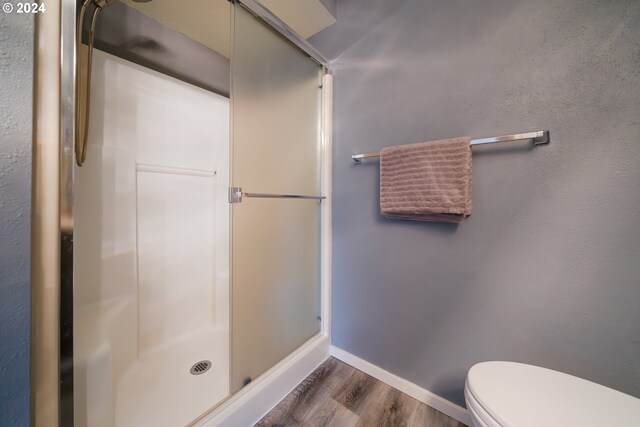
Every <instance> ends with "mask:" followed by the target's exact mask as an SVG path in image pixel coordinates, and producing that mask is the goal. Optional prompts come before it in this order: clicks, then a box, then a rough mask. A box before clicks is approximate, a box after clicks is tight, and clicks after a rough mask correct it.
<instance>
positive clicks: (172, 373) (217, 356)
mask: <svg viewBox="0 0 640 427" xmlns="http://www.w3.org/2000/svg"><path fill="white" fill-rule="evenodd" d="M228 354H229V333H228V328H222V327H218V328H214V327H213V326H212V327H209V328H204V329H203V330H201V331H198V332H197V333H194V334H193V335H191V336H190V337H188V338H187V339H186V340H183V341H180V342H179V343H177V344H175V345H173V346H171V347H166V348H163V349H162V350H159V351H156V352H154V353H152V354H149V355H144V356H141V357H140V358H139V360H138V361H137V362H136V363H135V364H134V365H133V366H132V367H131V368H130V369H129V370H128V371H127V373H126V374H125V375H124V376H123V377H122V379H121V380H120V381H119V382H118V386H117V387H118V390H117V396H118V400H117V404H116V423H115V424H116V425H117V426H121V427H134V426H135V427H139V426H143V425H149V426H151V425H152V426H154V427H164V426H167V427H169V426H171V427H173V426H184V425H187V424H189V423H191V422H192V421H194V420H195V419H196V418H198V417H199V416H201V415H202V414H203V413H206V412H207V411H209V410H210V409H211V408H212V407H213V406H214V405H215V404H217V403H218V402H220V401H221V400H222V399H224V398H225V397H226V396H227V394H228V392H229V356H228ZM201 360H209V361H211V362H212V365H211V368H210V369H209V370H208V371H206V372H205V373H203V374H200V375H193V374H191V373H190V369H191V366H192V365H193V364H194V363H196V362H199V361H201Z"/></svg>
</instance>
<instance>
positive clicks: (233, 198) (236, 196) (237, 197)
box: [229, 187, 327, 203]
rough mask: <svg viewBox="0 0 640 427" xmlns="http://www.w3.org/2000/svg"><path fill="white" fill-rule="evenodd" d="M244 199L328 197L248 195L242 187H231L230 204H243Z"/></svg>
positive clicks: (311, 197)
mask: <svg viewBox="0 0 640 427" xmlns="http://www.w3.org/2000/svg"><path fill="white" fill-rule="evenodd" d="M243 197H251V198H256V199H306V200H309V199H310V200H324V199H326V198H327V197H326V196H305V195H301V194H268V193H248V192H244V191H242V187H229V203H242V198H243Z"/></svg>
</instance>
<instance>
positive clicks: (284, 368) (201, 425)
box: [194, 335, 329, 427]
mask: <svg viewBox="0 0 640 427" xmlns="http://www.w3.org/2000/svg"><path fill="white" fill-rule="evenodd" d="M328 357H329V338H328V337H327V336H326V335H319V336H316V337H315V338H312V339H311V340H309V341H308V342H307V343H306V344H304V345H303V346H302V347H300V348H299V349H298V350H296V351H295V352H293V353H292V354H290V355H289V356H288V357H287V358H285V359H284V360H283V361H281V362H280V363H278V364H277V365H276V366H274V367H273V368H271V369H270V370H268V371H267V372H265V373H264V374H262V375H261V376H260V377H259V378H257V379H256V380H254V381H253V382H252V383H251V384H249V385H247V386H246V387H244V388H243V389H242V390H240V391H239V392H237V393H236V394H234V395H233V396H232V397H230V398H229V399H228V400H227V401H225V402H224V403H223V404H221V405H220V406H219V407H217V408H216V409H214V410H213V411H211V412H210V413H209V414H207V415H205V416H204V417H202V418H201V419H200V420H199V421H198V422H196V423H194V426H198V427H244V426H247V427H249V426H253V425H254V424H255V423H257V422H258V421H260V419H261V418H262V417H263V416H264V415H265V414H266V413H267V412H269V411H270V410H271V409H273V407H274V406H276V405H277V404H278V403H279V402H280V401H281V400H282V399H284V398H285V396H286V395H287V394H289V393H290V392H291V390H293V389H294V388H295V387H296V386H297V385H298V384H300V383H301V382H302V380H304V379H305V378H306V377H307V376H309V374H310V373H311V372H313V371H314V370H315V369H316V368H317V367H318V366H320V365H321V364H322V362H324V361H325V360H327V358H328Z"/></svg>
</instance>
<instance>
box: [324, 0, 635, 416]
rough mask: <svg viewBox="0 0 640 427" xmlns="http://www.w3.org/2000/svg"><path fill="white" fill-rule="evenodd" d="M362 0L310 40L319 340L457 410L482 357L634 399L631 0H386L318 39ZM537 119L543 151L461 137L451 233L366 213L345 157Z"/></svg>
mask: <svg viewBox="0 0 640 427" xmlns="http://www.w3.org/2000/svg"><path fill="white" fill-rule="evenodd" d="M369 3H370V2H368V1H366V0H345V1H343V2H339V3H338V7H339V9H338V16H339V20H338V24H336V25H335V26H334V27H330V28H329V29H327V30H325V31H324V32H323V33H320V34H318V35H317V36H316V37H315V38H314V40H313V41H314V42H315V43H316V45H317V46H318V47H319V48H320V49H321V50H324V51H326V50H327V49H329V50H331V51H332V52H334V53H337V54H338V55H339V56H338V57H337V59H336V60H335V61H333V70H334V74H335V75H336V94H335V107H334V109H335V110H334V111H335V132H336V140H335V143H334V158H333V165H334V173H333V189H334V190H333V197H334V199H333V203H334V212H333V244H334V246H333V294H332V298H333V301H332V303H333V317H332V320H333V340H334V344H335V345H337V346H338V347H341V348H343V349H345V350H347V351H349V352H351V353H353V354H356V355H358V356H360V357H362V358H364V359H366V360H368V361H370V362H372V363H374V364H376V365H378V366H381V367H383V368H385V369H387V370H389V371H391V372H393V373H395V374H397V375H399V376H401V377H403V378H406V379H408V380H410V381H412V382H414V383H416V384H418V385H420V386H422V387H425V388H427V389H429V390H431V391H433V392H435V393H437V394H439V395H441V396H443V397H445V398H447V399H450V400H452V401H453V402H456V403H458V404H463V403H464V397H463V387H464V380H465V375H466V372H467V370H468V369H469V367H470V366H472V365H473V364H475V363H477V362H480V361H484V360H514V361H519V362H525V363H531V364H537V365H541V366H545V367H549V368H552V369H557V370H561V371H565V372H568V373H570V374H574V375H578V376H581V377H584V378H587V379H589V380H593V381H596V382H599V383H602V384H605V385H607V386H610V387H613V388H616V389H619V390H621V391H623V392H626V393H629V394H632V395H635V396H638V397H640V328H639V327H638V325H640V285H639V283H640V279H639V277H640V187H639V183H640V113H639V112H640V2H638V1H636V0H629V1H623V0H615V1H590V0H564V1H557V0H536V1H531V0H526V1H525V0H485V1H482V2H478V1H471V0H451V1H446V2H442V1H435V0H433V1H424V0H407V1H400V2H398V3H397V7H396V8H395V9H394V10H392V11H389V13H387V14H386V16H385V17H384V18H383V19H382V20H379V21H378V22H377V23H376V24H375V25H373V26H370V27H369V28H368V30H367V31H366V33H365V34H364V35H362V36H361V37H359V38H358V41H357V42H356V43H355V44H353V45H352V46H350V47H348V49H347V48H346V47H345V46H342V47H340V46H338V47H336V45H335V44H334V43H335V40H336V39H335V37H334V36H332V34H331V32H332V31H338V32H340V31H347V30H348V28H347V29H345V28H344V27H341V25H343V24H344V25H346V26H347V27H349V28H351V29H357V28H359V27H360V26H359V25H358V21H357V20H358V19H359V18H358V14H357V13H356V11H357V10H358V9H361V10H364V9H366V8H367V5H368V4H369ZM375 7H378V8H380V7H386V6H384V5H383V4H380V2H378V3H376V6H375ZM368 14H373V15H375V14H376V11H375V10H374V11H371V10H370V9H369V12H368ZM365 15H366V14H365ZM345 16H352V19H355V20H356V21H355V22H351V21H350V22H346V23H345V22H344V21H343V22H341V21H340V18H344V17H345ZM362 19H368V18H366V16H365V17H363V18H362ZM347 32H348V31H347ZM542 129H549V130H550V131H551V135H552V144H551V145H550V146H547V147H541V148H536V149H533V150H531V149H529V147H528V146H527V144H526V143H511V144H509V145H498V146H488V147H479V148H474V165H473V167H474V177H473V180H474V195H473V196H474V202H473V203H474V209H475V211H474V214H473V215H472V216H471V218H470V219H469V220H467V221H466V222H464V223H463V224H462V225H460V226H455V225H444V224H435V223H415V222H403V221H399V220H386V219H384V218H383V217H381V216H380V215H379V213H378V211H379V207H378V203H379V200H378V185H379V179H378V162H376V161H372V162H368V163H363V164H362V165H358V166H356V165H354V164H353V163H352V162H351V160H350V156H351V155H352V154H354V153H358V152H366V151H377V150H379V149H380V148H382V147H384V146H387V145H395V144H402V143H411V142H418V141H424V140H434V139H441V138H447V137H455V136H460V135H471V136H472V137H484V136H496V135H501V134H507V133H513V132H521V131H531V130H542Z"/></svg>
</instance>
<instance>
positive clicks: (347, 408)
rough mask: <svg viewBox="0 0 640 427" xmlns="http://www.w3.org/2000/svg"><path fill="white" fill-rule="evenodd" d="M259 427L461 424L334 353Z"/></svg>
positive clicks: (440, 426) (433, 426)
mask: <svg viewBox="0 0 640 427" xmlns="http://www.w3.org/2000/svg"><path fill="white" fill-rule="evenodd" d="M256 426H257V427H298V426H304V427H320V426H336V427H351V426H358V427H376V426H389V427H405V426H423V427H465V426H464V424H462V423H460V422H458V421H456V420H454V419H453V418H450V417H448V416H447V415H445V414H443V413H442V412H439V411H436V410H435V409H433V408H432V407H430V406H427V405H425V404H424V403H422V402H419V401H417V400H416V399H414V398H412V397H410V396H408V395H406V394H404V393H401V392H400V391H398V390H396V389H395V388H393V387H391V386H389V385H387V384H385V383H383V382H381V381H378V380H377V379H375V378H373V377H372V376H370V375H367V374H365V373H364V372H362V371H359V370H357V369H356V368H354V367H352V366H350V365H347V364H346V363H344V362H341V361H340V360H338V359H335V358H333V357H331V358H329V359H327V361H326V362H324V363H323V364H322V365H320V366H319V367H318V369H316V370H315V371H313V372H312V373H311V375H309V376H308V377H307V378H305V380H304V381H302V383H300V384H299V385H298V387H296V388H295V389H294V390H293V391H292V392H291V393H289V395H287V397H285V398H284V399H283V400H282V401H281V402H280V403H278V405H276V407H275V408H273V409H272V410H271V411H270V412H269V413H268V414H267V415H265V416H264V418H262V419H261V420H260V421H259V422H258V423H257V424H256Z"/></svg>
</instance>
